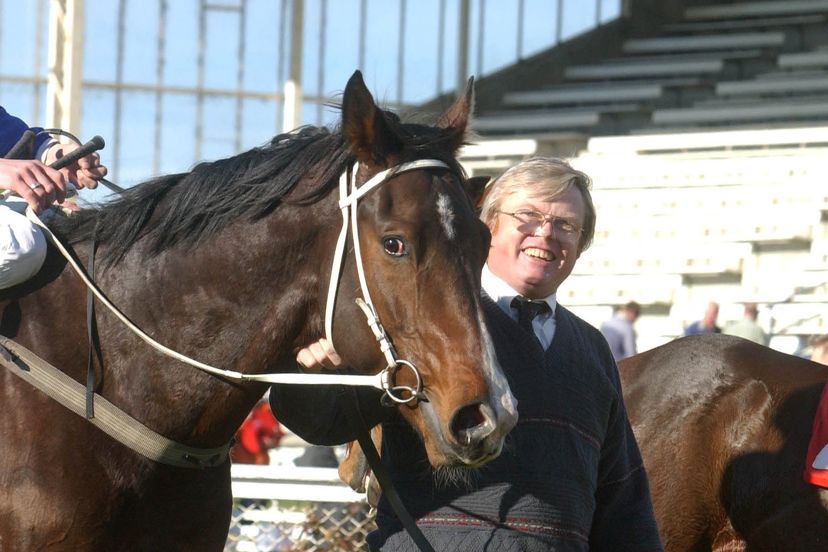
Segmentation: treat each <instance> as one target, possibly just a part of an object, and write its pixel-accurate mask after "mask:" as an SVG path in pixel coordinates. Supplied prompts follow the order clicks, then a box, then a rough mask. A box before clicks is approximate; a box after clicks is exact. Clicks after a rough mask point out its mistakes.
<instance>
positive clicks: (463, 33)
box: [456, 0, 469, 95]
mask: <svg viewBox="0 0 828 552" xmlns="http://www.w3.org/2000/svg"><path fill="white" fill-rule="evenodd" d="M457 26H458V27H459V28H458V29H457V86H456V89H457V94H458V95H459V94H462V93H463V89H464V88H465V86H466V80H467V79H468V78H469V74H468V73H469V0H460V17H459V18H458V21H457Z"/></svg>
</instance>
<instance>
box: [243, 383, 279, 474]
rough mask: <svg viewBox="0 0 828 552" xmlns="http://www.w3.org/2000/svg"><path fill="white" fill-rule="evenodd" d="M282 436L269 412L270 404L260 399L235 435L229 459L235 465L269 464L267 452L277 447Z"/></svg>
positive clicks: (277, 424) (271, 413)
mask: <svg viewBox="0 0 828 552" xmlns="http://www.w3.org/2000/svg"><path fill="white" fill-rule="evenodd" d="M283 436H284V433H283V432H282V428H281V426H280V425H279V422H277V421H276V418H274V417H273V412H271V410H270V403H269V402H268V401H267V400H264V399H262V400H260V401H259V402H258V403H257V404H256V406H254V407H253V410H251V411H250V414H248V415H247V418H246V419H245V420H244V422H243V423H242V425H241V427H240V428H239V431H238V432H237V433H236V443H235V444H234V445H233V448H232V449H231V450H230V458H231V459H232V460H233V462H235V463H237V464H260V465H266V464H269V463H270V457H269V456H268V454H267V451H268V450H270V449H272V448H276V447H278V446H279V441H281V440H282V437H283Z"/></svg>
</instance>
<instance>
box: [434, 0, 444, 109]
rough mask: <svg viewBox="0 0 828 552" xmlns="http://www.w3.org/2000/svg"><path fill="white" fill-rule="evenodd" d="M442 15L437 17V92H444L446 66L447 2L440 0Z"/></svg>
mask: <svg viewBox="0 0 828 552" xmlns="http://www.w3.org/2000/svg"><path fill="white" fill-rule="evenodd" d="M439 10H440V15H439V16H438V17H437V90H436V95H437V96H439V95H440V94H441V93H442V92H443V70H444V69H445V66H446V55H445V53H446V52H445V50H446V0H440V8H439Z"/></svg>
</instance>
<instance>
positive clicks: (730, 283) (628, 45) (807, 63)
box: [464, 0, 828, 353]
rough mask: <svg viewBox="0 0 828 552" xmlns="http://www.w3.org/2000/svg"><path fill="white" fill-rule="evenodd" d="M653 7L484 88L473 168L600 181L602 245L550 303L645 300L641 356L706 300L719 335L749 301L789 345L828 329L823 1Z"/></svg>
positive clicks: (581, 307) (827, 50)
mask: <svg viewBox="0 0 828 552" xmlns="http://www.w3.org/2000/svg"><path fill="white" fill-rule="evenodd" d="M661 7H662V9H661V10H658V9H654V4H653V3H651V2H634V1H633V2H630V3H629V4H628V6H627V13H628V15H630V17H627V18H621V20H619V21H615V22H612V23H610V24H608V25H604V26H601V27H598V28H596V29H594V30H592V31H590V32H588V33H586V34H584V35H582V36H579V37H576V38H575V39H573V40H571V41H568V42H567V43H563V44H560V45H558V46H557V47H555V48H552V49H550V50H548V51H546V52H544V53H542V54H540V55H538V56H536V57H534V58H532V59H529V60H524V61H522V62H520V63H518V64H515V65H514V66H511V67H509V68H507V69H504V70H503V71H501V72H499V73H498V74H495V75H492V76H491V77H488V78H485V79H483V80H482V81H481V82H480V84H479V87H478V90H479V98H478V105H479V107H480V109H479V110H478V111H479V113H478V118H477V120H476V126H475V128H476V131H477V132H478V134H479V135H480V137H481V141H480V143H478V144H476V145H475V146H473V147H470V148H468V149H467V151H466V153H465V156H464V159H465V164H466V168H467V170H469V171H470V172H472V173H473V174H490V175H494V174H497V173H499V172H500V171H502V169H503V168H504V167H505V166H508V165H510V164H511V163H514V162H515V161H516V160H518V159H522V158H525V157H528V156H530V155H534V154H555V155H560V156H564V157H569V158H571V159H572V162H573V164H574V165H575V166H577V167H578V168H580V169H582V170H584V171H585V172H587V173H588V174H590V175H591V176H592V177H593V179H594V197H595V201H596V204H597V207H598V214H599V216H598V227H597V229H596V239H595V245H594V246H593V247H592V248H591V249H590V250H588V251H587V252H585V253H584V255H583V256H582V258H581V259H580V261H579V263H578V266H577V267H576V271H575V273H574V274H573V275H572V276H571V277H570V278H569V279H568V280H567V282H565V284H564V285H563V286H562V287H561V289H560V291H559V300H560V301H561V303H562V304H564V305H568V306H571V307H572V308H573V309H574V310H575V311H576V312H578V313H579V314H581V315H582V316H584V317H585V318H586V319H587V320H589V321H590V322H592V323H593V324H596V325H598V324H600V322H602V321H603V320H604V319H606V318H608V317H609V316H610V315H611V312H612V309H613V307H614V306H617V305H620V304H623V303H624V302H626V301H628V300H631V299H632V300H636V301H638V302H639V303H641V304H642V305H643V306H644V310H643V314H642V317H641V318H640V319H639V321H638V324H637V331H638V335H639V350H645V349H648V348H650V347H653V346H656V345H659V344H661V343H664V342H666V341H668V340H670V339H672V338H674V337H676V336H678V335H681V332H682V329H683V327H684V326H685V325H686V324H688V323H689V322H691V321H693V320H694V319H697V318H698V317H700V315H701V312H702V310H703V307H704V305H705V304H706V303H707V302H708V301H711V300H713V301H718V302H719V303H720V304H721V311H720V316H719V323H720V325H724V324H726V323H727V322H728V321H735V320H737V319H739V318H740V317H741V314H742V307H741V303H742V302H756V303H758V304H759V305H760V319H759V322H760V323H761V324H762V325H763V326H764V327H765V329H766V330H767V331H769V332H770V333H771V334H772V335H773V339H772V341H771V345H772V346H774V347H776V348H779V349H781V350H784V351H786V352H789V353H795V352H799V351H801V349H802V347H803V345H804V343H805V341H806V339H807V337H808V336H810V335H812V334H818V333H826V332H828V310H827V309H826V307H828V186H826V185H825V184H826V182H825V181H826V176H825V175H826V171H825V169H824V167H825V159H826V153H828V2H826V1H824V0H801V1H791V0H778V1H771V0H763V1H730V2H724V1H723V0H712V1H706V2H701V1H696V2H694V1H690V0H688V1H685V2H664V3H662V4H661ZM582 44H591V45H592V49H591V50H589V51H587V50H586V49H585V48H584V47H582Z"/></svg>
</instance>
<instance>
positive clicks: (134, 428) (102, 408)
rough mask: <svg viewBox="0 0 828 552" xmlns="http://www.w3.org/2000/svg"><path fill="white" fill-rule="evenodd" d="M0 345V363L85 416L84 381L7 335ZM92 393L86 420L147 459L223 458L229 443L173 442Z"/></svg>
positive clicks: (205, 464)
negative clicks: (92, 409) (203, 445)
mask: <svg viewBox="0 0 828 552" xmlns="http://www.w3.org/2000/svg"><path fill="white" fill-rule="evenodd" d="M0 346H2V347H4V348H5V349H6V351H8V353H9V355H6V354H0V364H2V365H3V366H5V367H6V368H8V369H9V370H10V371H11V372H12V373H13V374H14V375H16V376H17V377H19V378H20V379H22V380H24V381H26V382H27V383H29V384H30V385H32V386H33V387H35V388H37V389H39V390H40V391H42V392H43V393H45V394H46V395H48V396H49V397H51V398H52V399H54V400H56V401H57V402H59V403H60V404H62V405H63V406H65V407H66V408H68V409H69V410H71V411H72V412H74V413H75V414H77V415H78V416H83V417H86V387H85V386H84V385H81V384H80V383H78V382H77V381H75V380H74V379H72V378H70V377H69V376H67V375H66V374H64V373H63V372H61V371H60V370H58V369H57V368H55V367H54V366H52V365H51V364H49V363H48V362H46V361H45V360H43V359H42V358H40V357H39V356H37V355H36V354H34V353H33V352H31V351H30V350H28V349H27V348H25V347H23V346H22V345H20V344H19V343H17V342H15V341H13V340H11V339H9V338H7V337H4V336H0ZM0 353H2V351H0ZM94 397H95V416H94V417H93V418H89V419H88V420H87V421H88V422H89V423H91V424H92V425H94V426H95V427H97V428H98V429H100V430H101V431H103V432H104V433H106V434H107V435H109V436H110V437H112V438H113V439H115V440H116V441H118V442H119V443H121V444H122V445H124V446H126V447H129V448H130V449H132V450H134V451H135V452H137V453H139V454H141V455H143V456H145V457H146V458H149V459H150V460H154V461H156V462H161V463H163V464H167V465H170V466H176V467H179V468H213V467H216V466H219V465H221V464H223V463H225V462H226V461H227V458H228V451H229V450H230V444H229V443H228V444H226V445H224V446H221V447H218V448H211V449H201V448H195V447H190V446H187V445H182V444H181V443H176V442H175V441H172V440H170V439H167V438H166V437H164V436H163V435H160V434H158V433H156V432H154V431H153V430H151V429H150V428H148V427H147V426H145V425H143V424H142V423H140V422H139V421H138V420H136V419H134V418H132V417H131V416H129V415H128V414H126V413H125V412H123V411H122V410H120V409H119V408H118V407H116V406H115V405H113V404H112V403H111V402H109V401H108V400H106V399H105V398H103V397H102V396H100V395H99V394H97V393H96V394H95V396H94Z"/></svg>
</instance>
